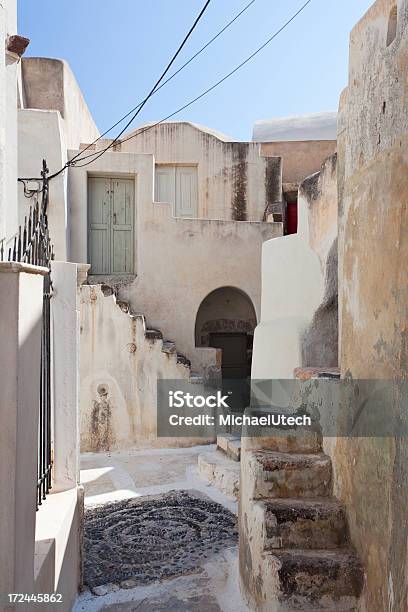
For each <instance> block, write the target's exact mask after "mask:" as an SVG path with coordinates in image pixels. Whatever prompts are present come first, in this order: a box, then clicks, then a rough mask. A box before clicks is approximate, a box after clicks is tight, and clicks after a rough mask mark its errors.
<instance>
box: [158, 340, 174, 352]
mask: <svg viewBox="0 0 408 612" xmlns="http://www.w3.org/2000/svg"><path fill="white" fill-rule="evenodd" d="M176 351H177V349H176V345H175V344H174V342H171V340H163V346H162V352H163V353H168V354H169V355H171V354H173V353H175V352H176Z"/></svg>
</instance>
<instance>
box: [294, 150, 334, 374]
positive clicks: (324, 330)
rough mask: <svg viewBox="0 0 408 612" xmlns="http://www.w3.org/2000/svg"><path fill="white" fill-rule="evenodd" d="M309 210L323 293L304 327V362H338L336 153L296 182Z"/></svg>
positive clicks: (310, 237)
mask: <svg viewBox="0 0 408 612" xmlns="http://www.w3.org/2000/svg"><path fill="white" fill-rule="evenodd" d="M300 197H302V198H304V199H305V200H306V202H307V205H308V212H309V224H310V234H309V244H310V247H311V248H312V249H313V250H314V251H315V252H316V254H317V255H318V257H319V260H320V266H321V269H322V271H323V274H324V283H325V289H324V296H323V300H322V302H321V304H319V307H318V308H317V310H316V312H315V313H314V315H313V319H312V321H311V323H310V325H309V327H308V329H307V330H306V331H305V334H304V337H303V346H302V351H303V355H302V364H303V365H304V366H312V367H315V366H318V367H336V366H337V365H338V297H337V285H338V283H337V276H338V273H337V268H338V262H337V259H338V258H337V155H336V154H334V155H332V156H330V157H329V158H328V159H327V160H326V161H325V162H324V163H323V164H322V167H321V170H320V172H317V173H316V174H313V175H312V176H310V177H309V178H307V179H306V180H305V181H303V183H301V185H300Z"/></svg>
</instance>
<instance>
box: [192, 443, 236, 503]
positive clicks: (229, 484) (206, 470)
mask: <svg viewBox="0 0 408 612" xmlns="http://www.w3.org/2000/svg"><path fill="white" fill-rule="evenodd" d="M198 474H199V475H200V477H201V478H203V479H204V480H206V481H207V482H208V483H209V484H212V485H214V486H215V487H217V489H219V490H220V491H222V492H223V493H225V495H227V496H228V497H234V498H237V497H238V494H239V480H240V466H239V463H237V462H236V461H232V459H228V457H227V456H226V455H225V454H224V453H222V452H221V451H219V450H215V451H209V452H207V453H201V454H200V455H198Z"/></svg>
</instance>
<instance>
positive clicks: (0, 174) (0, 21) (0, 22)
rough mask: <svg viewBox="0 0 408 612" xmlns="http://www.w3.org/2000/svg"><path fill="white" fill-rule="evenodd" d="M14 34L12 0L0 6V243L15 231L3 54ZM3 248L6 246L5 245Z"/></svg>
mask: <svg viewBox="0 0 408 612" xmlns="http://www.w3.org/2000/svg"><path fill="white" fill-rule="evenodd" d="M16 33H17V4H16V1H15V0H5V1H4V2H2V3H0V45H1V51H0V240H1V239H5V240H6V242H7V241H9V240H10V239H11V238H12V237H13V236H14V234H15V233H16V231H17V190H16V183H17V74H18V64H17V58H16V57H14V56H13V55H12V54H9V53H8V52H6V51H5V42H6V38H7V36H8V35H12V34H16ZM6 246H7V245H6Z"/></svg>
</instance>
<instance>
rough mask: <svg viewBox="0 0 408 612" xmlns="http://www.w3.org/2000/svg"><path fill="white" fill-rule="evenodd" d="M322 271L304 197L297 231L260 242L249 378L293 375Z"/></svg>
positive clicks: (317, 300) (321, 287)
mask: <svg viewBox="0 0 408 612" xmlns="http://www.w3.org/2000/svg"><path fill="white" fill-rule="evenodd" d="M323 295H324V276H323V272H322V268H321V266H320V262H319V258H318V256H317V254H316V253H315V251H313V249H312V248H311V246H310V244H309V220H308V209H307V203H306V201H305V199H304V198H303V197H299V200H298V233H297V234H292V235H290V236H283V237H281V238H275V239H273V240H268V242H266V243H265V244H264V245H263V248H262V305H261V322H260V323H259V325H258V326H257V327H256V329H255V336H254V351H253V361H252V378H253V379H279V378H280V379H288V378H293V370H294V368H295V367H297V366H299V365H301V364H302V336H303V334H304V332H305V331H306V329H307V328H308V326H309V325H310V323H311V320H312V318H313V315H314V313H315V311H316V309H317V308H318V306H319V304H320V303H321V302H322V300H323Z"/></svg>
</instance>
